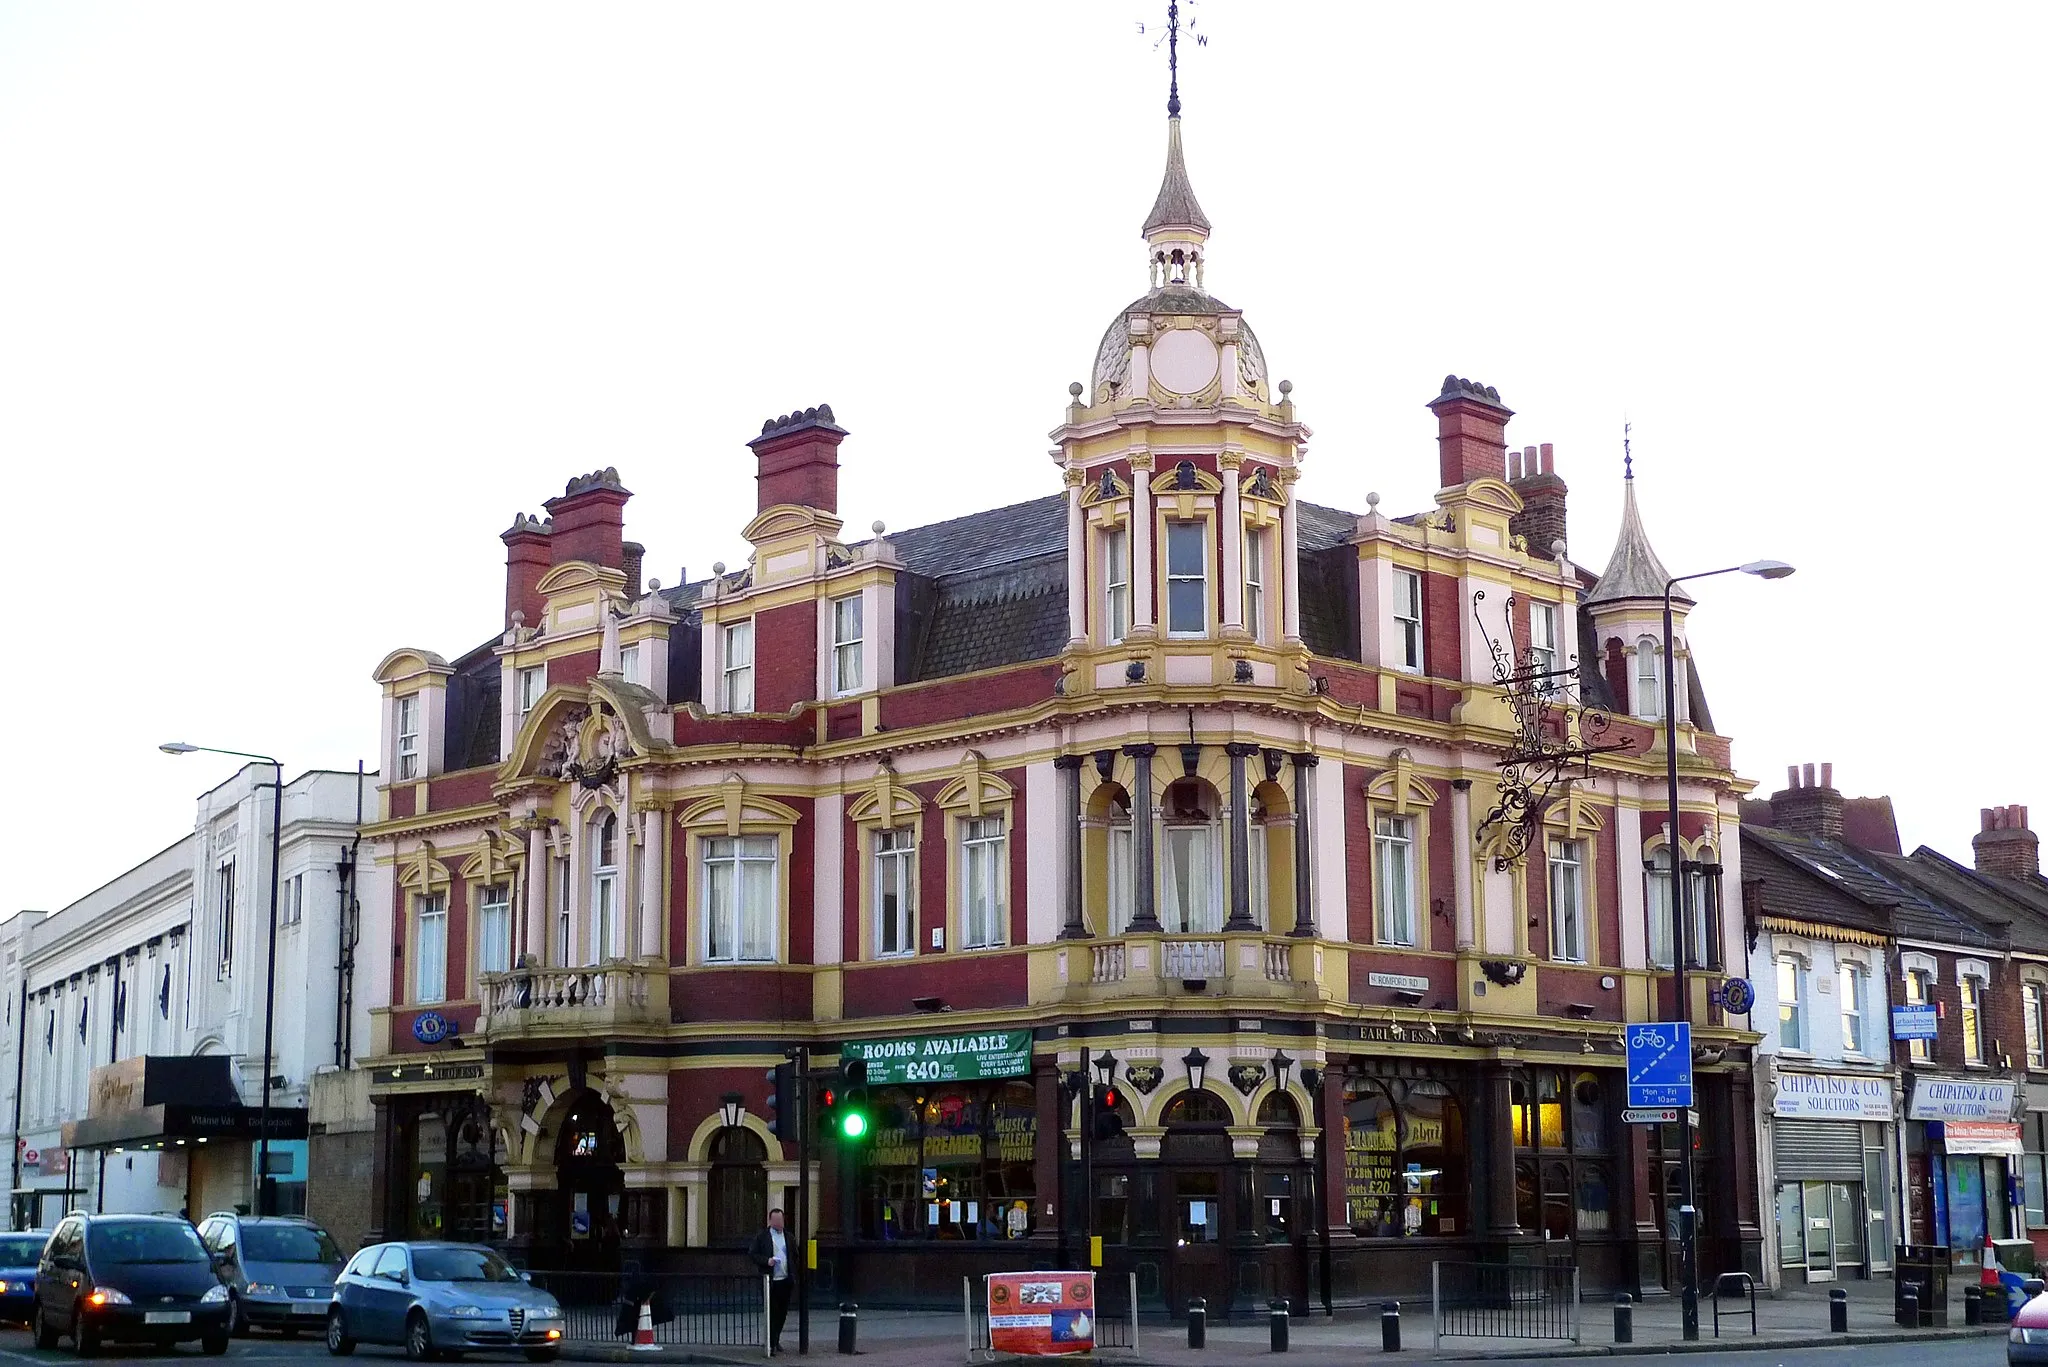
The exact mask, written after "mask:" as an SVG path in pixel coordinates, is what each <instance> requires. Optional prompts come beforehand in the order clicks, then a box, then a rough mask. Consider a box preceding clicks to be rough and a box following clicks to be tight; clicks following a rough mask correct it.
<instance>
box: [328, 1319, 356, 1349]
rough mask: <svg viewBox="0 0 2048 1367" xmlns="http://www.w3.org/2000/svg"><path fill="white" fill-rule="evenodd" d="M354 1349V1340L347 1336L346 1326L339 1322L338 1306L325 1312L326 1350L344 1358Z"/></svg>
mask: <svg viewBox="0 0 2048 1367" xmlns="http://www.w3.org/2000/svg"><path fill="white" fill-rule="evenodd" d="M355 1350H356V1341H355V1340H354V1339H352V1338H350V1337H349V1336H348V1326H347V1325H345V1324H343V1323H342V1322H341V1309H340V1307H339V1306H337V1307H336V1308H334V1309H332V1310H330V1311H328V1312H327V1351H328V1352H330V1353H332V1354H334V1355H335V1356H336V1357H338V1358H345V1357H347V1356H348V1355H349V1354H350V1353H353V1352H354V1351H355Z"/></svg>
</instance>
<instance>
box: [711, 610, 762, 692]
mask: <svg viewBox="0 0 2048 1367" xmlns="http://www.w3.org/2000/svg"><path fill="white" fill-rule="evenodd" d="M722 658H723V661H724V664H723V668H722V671H721V673H720V676H719V690H718V691H719V694H720V696H721V699H722V700H723V701H724V703H725V710H726V711H728V712H751V711H753V710H754V623H753V622H752V621H751V620H748V621H745V622H734V623H732V624H731V625H730V626H728V627H726V629H725V639H724V642H723V645H722Z"/></svg>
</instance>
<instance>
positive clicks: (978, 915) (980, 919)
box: [960, 816, 1008, 949]
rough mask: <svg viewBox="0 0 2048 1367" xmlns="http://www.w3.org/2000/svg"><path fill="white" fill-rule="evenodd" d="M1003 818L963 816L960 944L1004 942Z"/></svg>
mask: <svg viewBox="0 0 2048 1367" xmlns="http://www.w3.org/2000/svg"><path fill="white" fill-rule="evenodd" d="M1004 838H1005V836H1004V832H1003V819H1002V818H1001V817H1000V816H978V817H962V818H961V819H960V920H961V926H960V946H961V948H963V949H989V948H992V947H994V946H996V945H1000V944H1002V943H1003V939H1004V936H1003V926H1004V921H1005V917H1004V911H1003V909H1004V907H1005V905H1006V904H1007V902H1008V899H1007V898H1006V897H1004V896H1003V862H1004V861H1003V840H1004Z"/></svg>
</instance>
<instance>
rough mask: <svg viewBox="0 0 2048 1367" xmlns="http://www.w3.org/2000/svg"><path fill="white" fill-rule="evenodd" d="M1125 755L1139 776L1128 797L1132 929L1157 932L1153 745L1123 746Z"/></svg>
mask: <svg viewBox="0 0 2048 1367" xmlns="http://www.w3.org/2000/svg"><path fill="white" fill-rule="evenodd" d="M1124 753H1125V754H1127V755H1129V756H1130V757H1131V758H1132V759H1133V760H1135V761H1137V765H1138V774H1137V779H1136V781H1135V782H1133V783H1132V785H1131V786H1132V788H1133V789H1134V790H1135V791H1133V792H1132V793H1131V862H1132V863H1134V864H1136V865H1137V866H1138V868H1137V875H1138V876H1137V880H1136V881H1137V887H1136V888H1135V889H1134V895H1133V896H1132V899H1131V927H1130V928H1131V929H1132V930H1134V931H1140V932H1143V931H1158V930H1161V929H1163V928H1164V927H1162V926H1161V925H1160V924H1159V906H1158V901H1157V896H1156V875H1157V870H1156V869H1155V868H1154V867H1153V859H1152V756H1154V755H1156V754H1158V753H1159V747H1158V746H1156V745H1126V746H1125V747H1124Z"/></svg>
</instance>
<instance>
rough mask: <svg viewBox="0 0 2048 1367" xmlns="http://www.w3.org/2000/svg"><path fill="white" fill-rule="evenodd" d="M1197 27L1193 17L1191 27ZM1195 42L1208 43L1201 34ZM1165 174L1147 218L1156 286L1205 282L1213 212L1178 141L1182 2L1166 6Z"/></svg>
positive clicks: (1147, 246)
mask: <svg viewBox="0 0 2048 1367" xmlns="http://www.w3.org/2000/svg"><path fill="white" fill-rule="evenodd" d="M1193 26H1194V24H1193V21H1192V20H1190V21H1189V28H1190V29H1192V28H1193ZM1195 41H1196V43H1197V44H1201V43H1203V42H1205V41H1206V39H1205V38H1201V37H1198V38H1197V39H1196V40H1195ZM1166 69H1167V94H1166V177H1165V179H1163V180H1162V181H1160V183H1159V197H1158V198H1157V199H1155V200H1153V202H1152V212H1151V213H1149V214H1147V215H1146V216H1145V227H1144V230H1143V232H1144V238H1145V253H1146V261H1147V263H1148V265H1149V267H1150V270H1151V276H1152V284H1153V286H1154V288H1157V287H1159V286H1161V285H1193V286H1195V287H1196V288H1200V287H1201V284H1202V257H1203V255H1204V247H1205V245H1206V244H1207V242H1208V240H1209V216H1208V215H1207V214H1205V213H1203V212H1202V206H1201V204H1200V203H1199V202H1197V201H1196V199H1195V188H1194V186H1192V185H1190V184H1189V183H1188V168H1187V161H1186V159H1185V157H1183V155H1182V153H1181V145H1180V4H1179V0H1169V3H1168V4H1167V6H1166Z"/></svg>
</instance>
